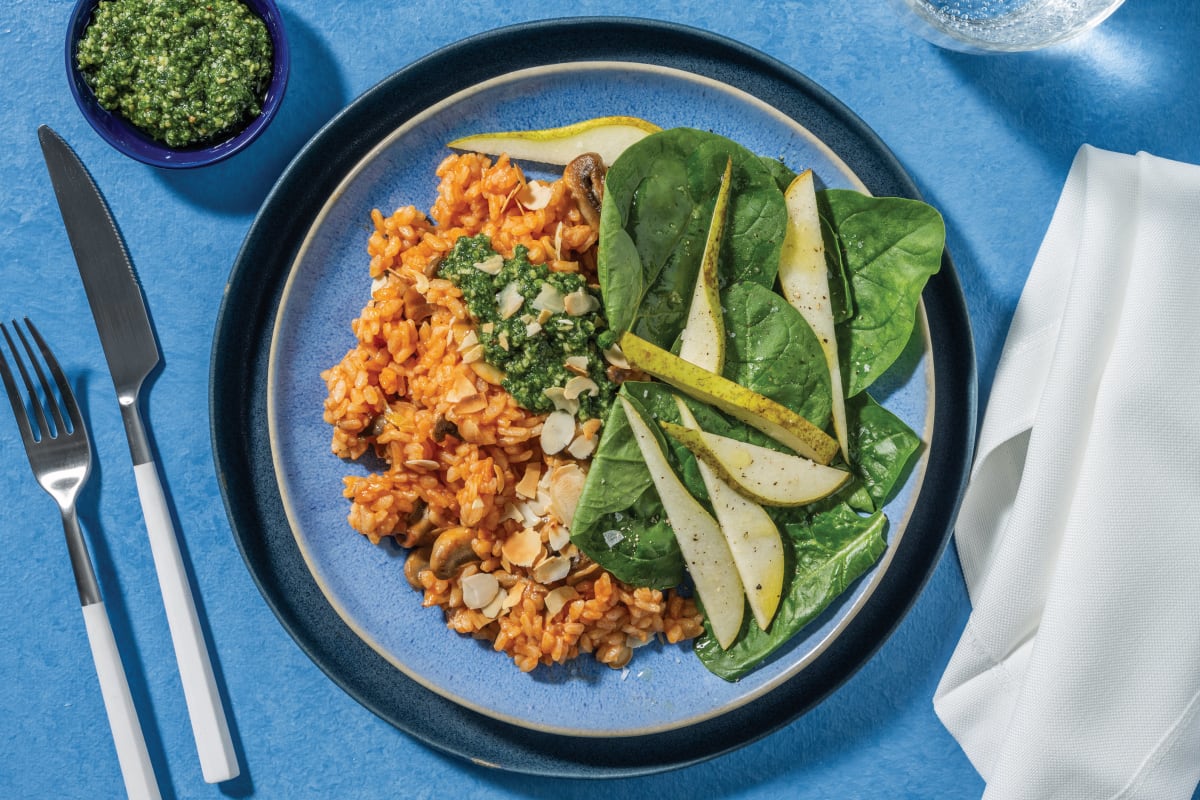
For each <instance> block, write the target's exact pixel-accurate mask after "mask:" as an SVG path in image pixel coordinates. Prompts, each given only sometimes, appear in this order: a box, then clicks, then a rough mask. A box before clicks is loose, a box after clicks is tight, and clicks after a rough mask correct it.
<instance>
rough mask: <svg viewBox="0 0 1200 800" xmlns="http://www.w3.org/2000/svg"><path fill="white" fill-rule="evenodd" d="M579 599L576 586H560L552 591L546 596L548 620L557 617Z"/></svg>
mask: <svg viewBox="0 0 1200 800" xmlns="http://www.w3.org/2000/svg"><path fill="white" fill-rule="evenodd" d="M578 598H579V592H577V591H575V587H574V586H560V587H558V588H557V589H552V590H551V591H549V592H548V593H547V594H546V616H547V617H548V618H553V617H555V616H557V615H558V612H559V611H562V609H563V606H565V605H566V604H567V603H569V602H571V601H572V600H577V599H578Z"/></svg>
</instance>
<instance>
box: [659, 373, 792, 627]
mask: <svg viewBox="0 0 1200 800" xmlns="http://www.w3.org/2000/svg"><path fill="white" fill-rule="evenodd" d="M675 405H676V406H678V407H679V418H680V419H681V420H683V427H684V428H686V429H687V430H689V431H699V430H700V425H699V424H698V423H697V422H696V417H695V416H693V414H692V410H691V409H690V408H688V407H687V404H686V403H684V402H683V400H682V399H681V398H680V397H678V396H676V398H675ZM660 424H663V425H666V424H667V423H660ZM675 427H678V426H675ZM810 463H811V462H810ZM696 466H697V468H698V469H699V470H700V477H701V479H703V480H704V488H706V489H707V490H708V501H709V503H710V504H711V505H712V509H713V513H714V514H716V516H717V522H718V523H719V524H720V526H721V533H723V534H725V542H726V544H728V545H729V553H730V555H732V556H733V563H734V566H736V567H737V571H738V575H739V576H740V577H741V579H742V587H743V588H744V589H745V591H746V601H747V602H748V603H749V604H750V612H751V613H752V614H754V621H755V622H756V623H758V627H760V628H762V629H763V630H764V631H765V630H766V629H767V627H768V626H769V625H770V624H771V620H772V619H773V618H774V617H775V612H776V611H777V610H778V609H779V600H780V598H781V597H782V596H783V568H784V560H783V558H784V556H783V539H782V538H781V537H780V535H779V528H778V527H777V526H776V525H775V521H774V520H772V519H771V517H770V516H769V515H768V514H767V512H766V510H764V509H763V507H762V506H761V505H759V504H758V503H756V502H754V501H753V500H750V499H749V498H747V497H744V496H743V495H741V494H739V493H738V491H737V490H736V489H734V488H733V487H732V486H730V485H729V483H728V482H726V481H725V480H724V479H723V478H722V477H721V476H720V475H718V474H717V472H716V471H715V470H714V469H713V468H712V467H710V466H709V465H708V463H707V462H705V461H703V460H697V461H696Z"/></svg>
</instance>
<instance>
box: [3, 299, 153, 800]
mask: <svg viewBox="0 0 1200 800" xmlns="http://www.w3.org/2000/svg"><path fill="white" fill-rule="evenodd" d="M12 326H13V331H14V332H15V333H16V338H17V340H19V341H20V343H21V345H22V347H23V349H24V351H25V356H26V358H27V360H28V362H29V368H28V369H27V368H26V366H25V360H26V359H25V358H22V355H21V350H20V349H18V347H17V345H16V342H14V341H13V337H12V336H10V335H9V332H8V328H6V327H5V326H4V325H3V324H2V323H0V332H2V333H3V334H4V340H5V341H6V342H7V343H8V348H9V350H10V351H11V352H12V355H13V359H14V363H15V364H16V368H17V372H18V373H19V374H20V376H21V379H22V382H23V383H24V386H25V391H26V393H27V397H28V406H27V405H26V400H25V398H23V397H22V395H21V391H20V388H19V387H18V385H17V381H16V379H15V377H14V375H13V373H12V370H11V369H10V368H9V365H8V362H7V360H6V359H5V358H4V351H3V349H0V378H3V381H4V388H5V390H6V391H7V392H8V399H9V401H10V402H11V403H12V408H13V414H14V415H15V416H16V418H17V427H18V428H20V429H21V441H22V442H23V443H24V445H25V452H26V454H27V455H28V456H29V464H30V466H31V467H33V474H34V475H35V476H37V480H38V483H39V484H41V486H42V488H43V489H45V490H46V492H47V493H49V494H50V496H51V497H53V498H54V500H55V502H57V503H58V507H59V510H60V511H61V512H62V523H63V530H64V531H65V532H66V535H67V551H68V552H69V553H70V556H71V569H72V570H73V571H74V573H75V586H76V588H77V589H78V590H79V602H80V604H81V605H82V606H83V619H84V622H85V624H86V625H87V633H88V641H89V643H90V644H91V648H92V658H93V660H94V661H95V662H96V674H97V676H98V677H99V679H100V692H101V694H102V695H103V697H104V708H105V711H106V712H107V713H108V724H109V727H110V728H111V729H112V735H113V741H114V743H115V744H116V747H117V760H118V761H119V762H120V765H121V775H122V778H123V779H124V781H125V791H126V793H127V794H128V795H129V796H130V797H131V798H152V799H155V798H158V797H159V796H160V795H159V790H158V781H157V780H156V779H155V777H154V767H153V766H152V765H151V763H150V755H149V753H148V752H147V750H146V741H145V739H144V738H143V736H142V726H141V724H140V723H139V722H138V717H137V709H136V708H134V705H133V697H132V695H131V694H130V692H129V682H128V681H127V680H126V678H125V668H124V666H123V665H122V664H121V654H120V652H119V651H118V650H117V644H116V640H115V639H114V637H113V632H112V625H111V624H110V623H109V620H108V612H107V611H106V610H105V608H104V601H103V599H102V598H101V596H100V586H99V584H98V582H97V581H96V573H95V571H94V570H93V569H92V560H91V557H90V556H89V555H88V550H87V543H86V542H85V541H84V539H83V532H82V531H81V530H80V528H79V518H78V516H77V515H76V513H75V500H76V498H78V496H79V491H80V489H82V488H83V485H84V483H85V482H86V481H87V477H88V473H89V472H90V471H91V465H92V447H91V444H90V443H89V441H88V434H87V428H86V427H85V426H84V424H83V417H82V415H81V414H80V413H79V406H78V405H77V404H76V402H75V395H74V394H73V393H72V392H71V386H70V384H68V383H67V379H66V376H64V375H63V371H62V368H61V367H59V365H58V361H57V360H56V359H55V358H54V354H53V353H52V352H51V351H50V348H49V347H48V346H47V345H46V342H45V340H44V339H43V338H42V336H41V334H40V333H38V330H37V328H35V327H34V325H33V323H32V322H30V321H29V319H28V318H26V319H25V326H26V327H27V328H28V329H29V333H30V334H31V336H32V338H33V340H34V342H35V343H36V344H37V347H38V351H39V352H40V353H41V356H42V360H43V361H44V362H45V365H46V367H47V368H48V369H49V371H50V374H51V375H52V376H53V377H54V383H55V385H57V387H58V392H59V394H60V395H61V396H62V406H61V407H60V405H59V403H58V401H57V400H56V399H55V393H54V389H53V387H52V386H51V384H50V382H49V381H48V380H47V379H46V373H45V372H44V371H43V370H42V366H41V364H40V363H39V361H38V357H37V355H35V354H34V350H33V348H32V347H31V346H30V344H29V338H27V337H26V336H25V334H24V332H22V330H21V328H20V327H19V326H18V325H17V322H16V321H15V320H14V321H13V323H12ZM31 370H32V372H33V374H34V375H36V376H37V382H38V385H40V388H41V398H40V399H39V395H38V387H37V385H35V384H34V381H33V379H32V377H31V376H30V371H31ZM29 409H32V410H33V417H32V418H31V417H30V415H29ZM64 411H65V412H66V417H65V418H64V416H63V412H64Z"/></svg>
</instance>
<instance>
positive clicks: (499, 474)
mask: <svg viewBox="0 0 1200 800" xmlns="http://www.w3.org/2000/svg"><path fill="white" fill-rule="evenodd" d="M492 472H494V473H496V494H502V493H503V492H504V470H503V469H501V468H500V465H499V464H492Z"/></svg>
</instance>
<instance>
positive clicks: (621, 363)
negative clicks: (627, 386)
mask: <svg viewBox="0 0 1200 800" xmlns="http://www.w3.org/2000/svg"><path fill="white" fill-rule="evenodd" d="M604 360H605V361H607V362H608V363H610V364H612V365H613V366H614V367H616V368H617V369H629V360H628V359H626V358H625V353H623V352H622V351H621V348H620V346H619V345H615V344H614V345H613V346H612V347H610V348H608V349H607V350H605V351H604Z"/></svg>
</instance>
